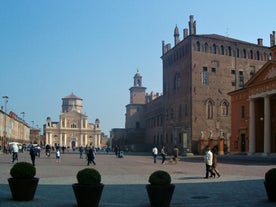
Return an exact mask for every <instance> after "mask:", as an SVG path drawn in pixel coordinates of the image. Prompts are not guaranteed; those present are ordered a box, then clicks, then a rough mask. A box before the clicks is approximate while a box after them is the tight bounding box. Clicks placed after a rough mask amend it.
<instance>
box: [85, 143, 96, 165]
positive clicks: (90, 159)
mask: <svg viewBox="0 0 276 207" xmlns="http://www.w3.org/2000/svg"><path fill="white" fill-rule="evenodd" d="M94 159H95V152H94V148H93V147H91V146H90V147H89V149H88V152H87V165H90V163H91V162H92V163H93V164H94V165H96V163H95V161H94Z"/></svg>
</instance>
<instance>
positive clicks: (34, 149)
mask: <svg viewBox="0 0 276 207" xmlns="http://www.w3.org/2000/svg"><path fill="white" fill-rule="evenodd" d="M36 155H37V149H36V148H35V147H34V146H33V145H32V146H31V148H30V156H31V160H32V164H33V166H35V157H36Z"/></svg>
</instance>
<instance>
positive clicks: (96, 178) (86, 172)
mask: <svg viewBox="0 0 276 207" xmlns="http://www.w3.org/2000/svg"><path fill="white" fill-rule="evenodd" d="M77 180H78V182H79V184H84V185H97V184H99V183H100V182H101V174H100V173H99V171H97V170H96V169H93V168H85V169H82V170H80V171H79V172H78V174H77Z"/></svg>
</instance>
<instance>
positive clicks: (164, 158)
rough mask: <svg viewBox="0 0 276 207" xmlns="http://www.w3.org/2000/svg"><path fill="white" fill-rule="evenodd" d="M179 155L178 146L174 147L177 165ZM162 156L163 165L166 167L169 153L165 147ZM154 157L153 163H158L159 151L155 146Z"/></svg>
mask: <svg viewBox="0 0 276 207" xmlns="http://www.w3.org/2000/svg"><path fill="white" fill-rule="evenodd" d="M178 154H179V149H178V147H177V146H174V148H173V158H172V159H173V161H174V162H175V163H177V162H178ZM160 155H161V158H162V161H161V164H163V165H164V164H165V161H166V159H167V152H166V148H165V146H164V145H163V146H162V148H161V152H160ZM152 156H153V163H157V156H158V149H157V147H156V146H154V147H153V149H152Z"/></svg>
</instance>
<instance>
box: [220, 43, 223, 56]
mask: <svg viewBox="0 0 276 207" xmlns="http://www.w3.org/2000/svg"><path fill="white" fill-rule="evenodd" d="M220 54H221V55H224V46H223V45H221V46H220Z"/></svg>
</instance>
